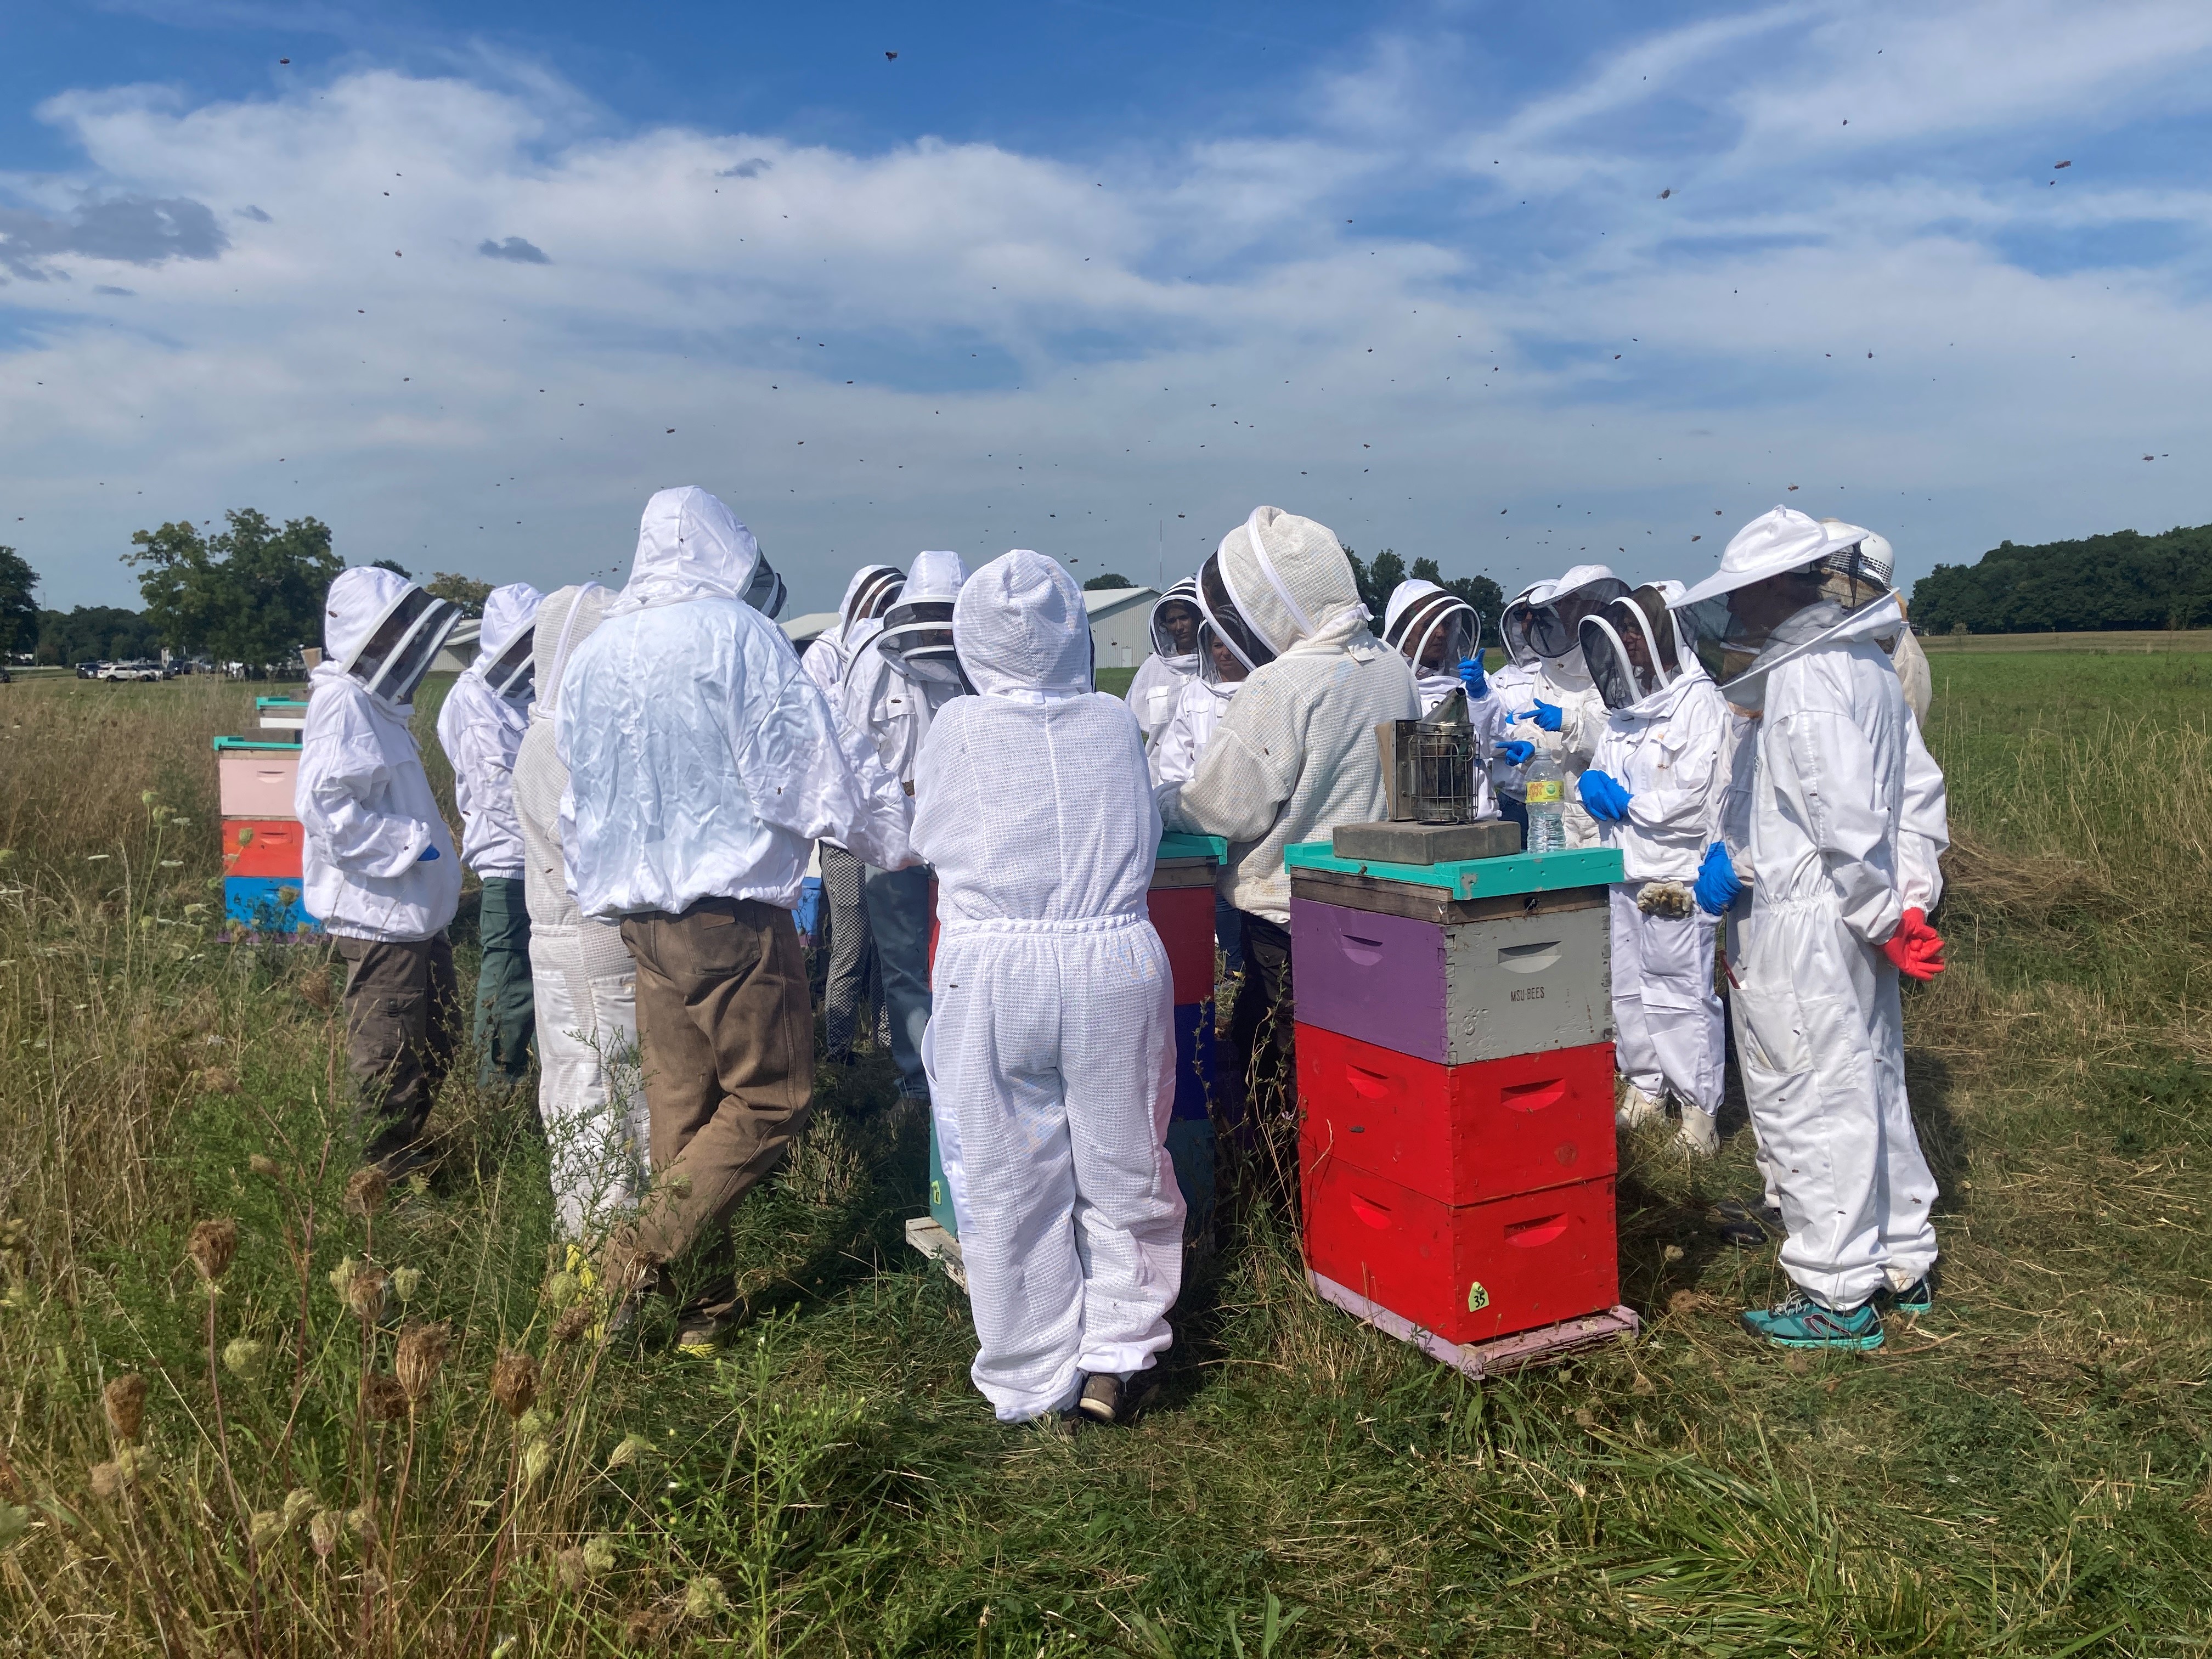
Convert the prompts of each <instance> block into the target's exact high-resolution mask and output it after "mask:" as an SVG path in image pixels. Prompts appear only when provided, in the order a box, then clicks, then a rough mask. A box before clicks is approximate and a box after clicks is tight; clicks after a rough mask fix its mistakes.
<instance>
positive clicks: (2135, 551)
mask: <svg viewBox="0 0 2212 1659" xmlns="http://www.w3.org/2000/svg"><path fill="white" fill-rule="evenodd" d="M1912 621H1913V625H1914V626H1915V627H1917V628H1919V629H1923V630H1925V631H1926V632H1928V633H1930V634H1949V633H1954V632H1957V631H1960V630H1965V631H1968V632H1972V633H1976V634H2023V633H2040V632H2046V631H2050V630H2054V629H2057V630H2064V631H2067V632H2075V631H2081V632H2094V631H2099V630H2103V629H2136V628H2202V627H2204V626H2206V625H2207V624H2212V525H2198V526H2195V527H2194V528H2190V527H2186V526H2175V527H2174V528H2173V529H2172V530H2169V531H2167V532H2166V533H2165V534H2164V535H2161V536H2145V535H2142V534H2140V533H2138V532H2136V531H2133V530H2118V531H2114V532H2112V533H2111V534H2109V535H2105V536H2090V537H2087V538H2083V539H2081V540H2080V541H2071V542H2045V543H2044V544H2041V545H2040V546H2037V547H2015V545H2014V544H2012V543H2010V542H2005V543H2002V544H2000V545H1998V546H1996V547H1994V548H1992V549H1990V551H1988V552H1987V553H1984V555H1982V556H1981V558H1980V559H1979V560H1978V561H1977V562H1975V563H1973V564H1971V565H1965V564H1939V565H1937V566H1936V568H1935V569H1934V570H1932V571H1930V572H1929V574H1927V575H1925V576H1923V577H1922V578H1921V579H1920V580H1918V581H1917V582H1915V583H1914V584H1913V585H1912Z"/></svg>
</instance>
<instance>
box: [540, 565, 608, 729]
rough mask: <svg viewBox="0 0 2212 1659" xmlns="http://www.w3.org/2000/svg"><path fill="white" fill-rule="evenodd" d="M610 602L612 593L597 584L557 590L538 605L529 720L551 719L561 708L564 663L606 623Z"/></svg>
mask: <svg viewBox="0 0 2212 1659" xmlns="http://www.w3.org/2000/svg"><path fill="white" fill-rule="evenodd" d="M614 602H615V596H614V594H613V592H611V590H609V589H607V588H604V587H602V586H599V583H597V582H586V583H584V584H583V585H582V586H579V587H557V588H556V589H554V590H553V592H550V593H548V594H547V595H546V596H545V598H544V599H543V600H542V601H540V602H539V604H538V635H537V638H536V640H535V641H533V642H532V650H531V657H532V662H533V663H534V664H535V665H536V668H537V681H538V700H537V701H536V702H533V703H532V704H531V705H530V718H531V719H532V720H551V719H552V718H553V714H554V711H555V710H556V709H557V708H560V706H561V681H562V677H563V676H565V675H566V674H567V673H568V659H570V658H572V657H574V655H575V654H576V647H578V646H580V645H581V644H582V643H583V642H584V641H586V640H587V639H589V638H590V637H591V636H592V630H593V629H596V628H597V627H598V626H599V624H600V623H603V622H605V620H606V616H607V611H608V608H609V607H610V606H611V605H613V604H614Z"/></svg>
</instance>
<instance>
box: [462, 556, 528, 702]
mask: <svg viewBox="0 0 2212 1659" xmlns="http://www.w3.org/2000/svg"><path fill="white" fill-rule="evenodd" d="M542 603H543V596H542V595H541V594H540V593H539V592H538V590H537V589H536V588H534V587H532V586H531V585H530V584H529V583H528V582H509V583H508V584H507V586H504V587H495V588H494V589H492V591H491V592H490V594H489V597H488V598H486V599H485V600H484V609H483V623H481V624H479V627H478V632H477V659H476V661H475V662H474V663H472V664H471V665H470V666H471V669H472V670H473V671H475V672H477V674H480V675H482V676H483V683H484V684H486V685H488V686H489V687H490V688H491V689H492V690H493V691H494V692H495V693H496V694H497V695H498V696H502V697H505V698H506V699H507V701H508V702H529V701H530V699H531V697H532V696H533V695H534V692H533V686H534V684H535V678H536V662H535V659H534V654H533V653H534V645H533V635H534V633H535V630H536V624H537V620H538V606H539V605H540V604H542Z"/></svg>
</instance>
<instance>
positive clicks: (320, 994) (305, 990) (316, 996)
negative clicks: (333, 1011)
mask: <svg viewBox="0 0 2212 1659" xmlns="http://www.w3.org/2000/svg"><path fill="white" fill-rule="evenodd" d="M300 998H301V1001H303V1002H305V1003H306V1004H307V1006H309V1007H311V1008H319V1009H320V1010H322V1011H323V1012H325V1013H328V1012H330V1007H331V1003H332V1002H334V1001H335V1000H337V999H336V998H334V997H333V996H331V976H330V975H328V974H325V973H313V974H309V975H307V978H305V979H303V980H301V981H300Z"/></svg>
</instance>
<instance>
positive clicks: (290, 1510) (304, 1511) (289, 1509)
mask: <svg viewBox="0 0 2212 1659" xmlns="http://www.w3.org/2000/svg"><path fill="white" fill-rule="evenodd" d="M314 1512H315V1494H314V1493H313V1492H309V1491H308V1490H307V1488H306V1487H305V1486H295V1487H293V1488H292V1490H291V1491H289V1492H286V1493H285V1494H284V1524H285V1525H286V1526H288V1527H296V1526H298V1525H299V1524H300V1522H302V1521H304V1520H306V1519H307V1517H308V1516H311V1515H313V1513H314Z"/></svg>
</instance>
